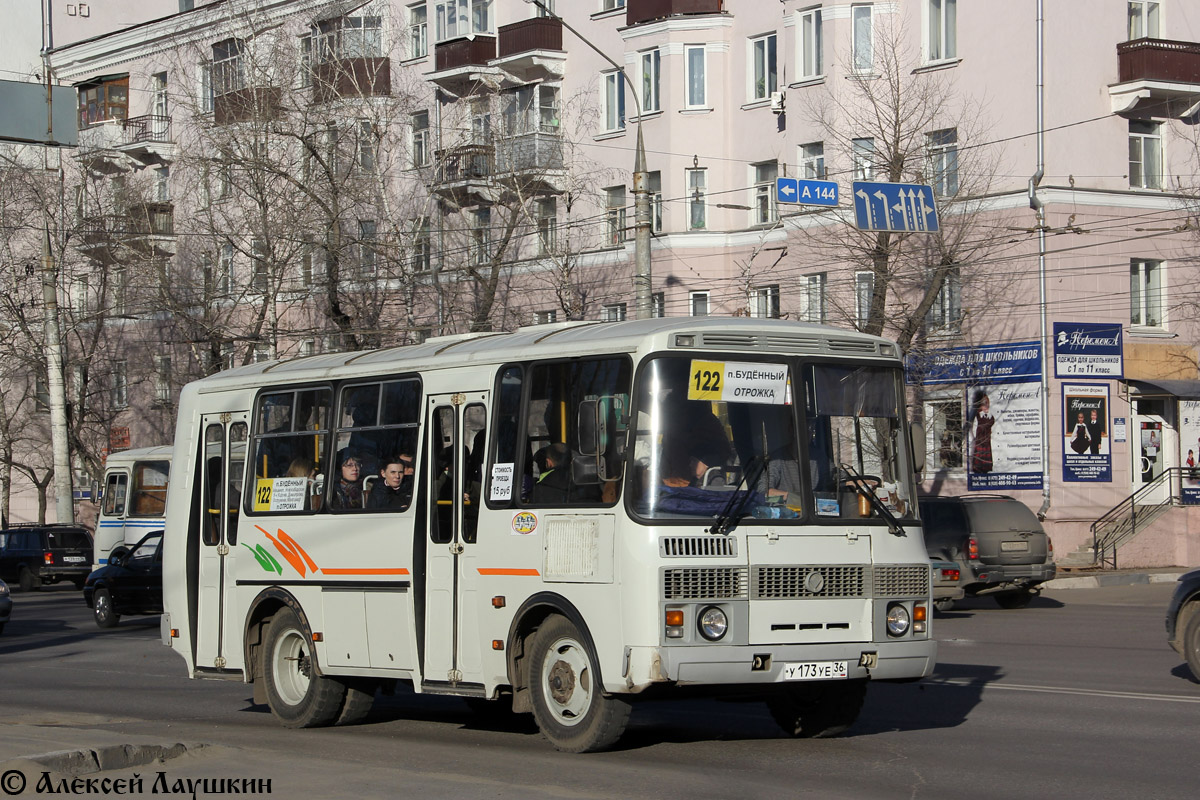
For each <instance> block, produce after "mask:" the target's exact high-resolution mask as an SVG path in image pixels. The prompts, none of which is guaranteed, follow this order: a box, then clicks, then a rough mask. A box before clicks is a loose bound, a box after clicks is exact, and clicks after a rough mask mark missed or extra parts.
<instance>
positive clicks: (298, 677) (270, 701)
mask: <svg viewBox="0 0 1200 800" xmlns="http://www.w3.org/2000/svg"><path fill="white" fill-rule="evenodd" d="M266 645H267V646H266V648H265V649H264V653H263V679H264V680H265V681H266V682H267V687H266V688H267V705H269V706H270V707H271V713H273V714H274V715H275V718H276V719H278V720H279V721H280V722H282V723H283V724H284V725H285V726H286V727H288V728H317V727H321V726H323V725H329V724H330V723H332V722H333V721H334V720H336V719H337V718H338V715H339V713H340V712H341V710H342V704H343V701H344V700H345V697H346V687H345V685H344V684H342V683H340V682H339V681H337V680H335V679H333V678H327V677H325V676H323V675H318V674H317V670H316V661H315V659H314V656H313V643H312V640H311V639H310V638H309V636H308V632H307V631H306V630H305V628H304V625H303V624H301V622H300V618H299V617H298V616H297V615H296V612H295V611H293V610H292V609H290V608H287V607H284V608H281V609H279V611H277V612H276V613H275V616H274V617H272V618H271V624H270V625H269V626H268V627H267V642H266Z"/></svg>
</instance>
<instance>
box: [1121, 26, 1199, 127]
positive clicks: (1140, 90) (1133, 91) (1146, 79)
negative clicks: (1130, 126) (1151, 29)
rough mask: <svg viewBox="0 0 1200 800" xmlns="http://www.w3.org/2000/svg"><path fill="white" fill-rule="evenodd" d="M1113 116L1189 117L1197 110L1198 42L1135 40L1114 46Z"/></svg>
mask: <svg viewBox="0 0 1200 800" xmlns="http://www.w3.org/2000/svg"><path fill="white" fill-rule="evenodd" d="M1108 93H1109V98H1110V100H1111V101H1112V110H1113V113H1115V114H1126V113H1149V114H1152V115H1153V116H1156V117H1188V116H1191V115H1192V114H1194V113H1196V111H1197V110H1200V43H1196V42H1177V41H1171V40H1168V39H1135V40H1133V41H1132V42H1121V43H1120V44H1118V45H1117V83H1115V84H1113V85H1111V86H1109V87H1108Z"/></svg>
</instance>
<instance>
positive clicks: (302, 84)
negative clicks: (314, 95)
mask: <svg viewBox="0 0 1200 800" xmlns="http://www.w3.org/2000/svg"><path fill="white" fill-rule="evenodd" d="M297 49H298V51H299V55H298V56H297V64H296V67H297V72H298V74H297V75H296V85H297V86H298V87H299V88H301V89H308V88H309V87H311V86H312V85H313V34H312V30H311V29H310V30H309V31H307V32H306V33H305V34H304V35H302V36H301V37H300V42H299V44H298V45H297Z"/></svg>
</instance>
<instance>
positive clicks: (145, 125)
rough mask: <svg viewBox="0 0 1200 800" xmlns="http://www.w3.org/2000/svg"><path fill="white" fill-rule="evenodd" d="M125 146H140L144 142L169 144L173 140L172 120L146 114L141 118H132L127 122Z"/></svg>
mask: <svg viewBox="0 0 1200 800" xmlns="http://www.w3.org/2000/svg"><path fill="white" fill-rule="evenodd" d="M124 127H125V144H140V143H142V142H161V143H169V142H171V141H172V139H171V118H170V117H164V116H159V115H157V114H145V115H143V116H140V117H130V118H129V119H127V120H125V126H124Z"/></svg>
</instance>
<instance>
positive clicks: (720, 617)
mask: <svg viewBox="0 0 1200 800" xmlns="http://www.w3.org/2000/svg"><path fill="white" fill-rule="evenodd" d="M696 627H697V628H699V629H700V635H701V636H703V637H704V638H705V639H708V640H709V641H710V642H716V641H719V640H720V639H721V637H722V636H724V635H725V632H726V631H727V630H729V618H728V617H726V616H725V612H724V611H722V610H721V609H719V608H717V607H716V606H709V607H708V608H706V609H704V610H703V611H701V612H700V616H699V617H697V618H696Z"/></svg>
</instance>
